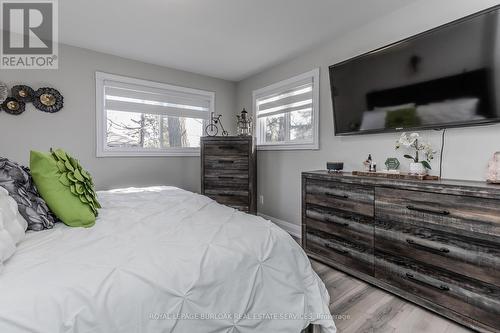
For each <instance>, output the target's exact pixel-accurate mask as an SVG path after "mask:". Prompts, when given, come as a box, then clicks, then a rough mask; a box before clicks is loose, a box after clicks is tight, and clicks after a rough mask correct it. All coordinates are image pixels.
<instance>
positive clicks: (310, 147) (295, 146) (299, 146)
mask: <svg viewBox="0 0 500 333" xmlns="http://www.w3.org/2000/svg"><path fill="white" fill-rule="evenodd" d="M257 150H319V146H318V144H315V143H302V144H300V143H294V144H270V145H257Z"/></svg>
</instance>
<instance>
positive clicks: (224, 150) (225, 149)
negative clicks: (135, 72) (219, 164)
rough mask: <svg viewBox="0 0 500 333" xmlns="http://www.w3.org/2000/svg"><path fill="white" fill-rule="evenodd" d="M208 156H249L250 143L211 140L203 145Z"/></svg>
mask: <svg viewBox="0 0 500 333" xmlns="http://www.w3.org/2000/svg"><path fill="white" fill-rule="evenodd" d="M203 149H204V151H205V155H206V156H217V157H219V156H227V157H234V158H238V157H239V156H248V155H249V153H250V145H249V144H248V142H228V141H223V140H221V141H210V143H204V147H203Z"/></svg>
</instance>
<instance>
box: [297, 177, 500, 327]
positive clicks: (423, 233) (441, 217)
mask: <svg viewBox="0 0 500 333" xmlns="http://www.w3.org/2000/svg"><path fill="white" fill-rule="evenodd" d="M302 245H303V247H304V249H305V250H306V252H307V254H308V255H309V256H310V257H312V258H314V259H316V260H319V261H322V262H324V263H326V264H329V265H331V266H333V267H335V268H338V269H340V270H342V271H345V272H347V273H349V274H351V275H353V276H355V277H358V278H361V279H363V280H365V281H368V282H370V283H372V284H374V285H376V286H378V287H381V288H383V289H385V290H387V291H390V292H393V293H395V294H397V295H399V296H401V297H404V298H406V299H408V300H410V301H413V302H415V303H417V304H419V305H421V306H424V307H426V308H428V309H430V310H433V311H435V312H437V313H438V314H441V315H443V316H446V317H448V318H450V319H453V320H455V321H457V322H459V323H462V324H463V325H465V326H468V327H470V328H473V329H475V330H478V331H480V332H500V186H495V185H488V184H486V183H482V182H471V181H451V180H450V181H446V180H442V181H411V180H390V179H379V178H370V177H360V176H353V175H351V174H329V173H328V172H326V171H314V172H305V173H303V174H302ZM333 297H335V295H333Z"/></svg>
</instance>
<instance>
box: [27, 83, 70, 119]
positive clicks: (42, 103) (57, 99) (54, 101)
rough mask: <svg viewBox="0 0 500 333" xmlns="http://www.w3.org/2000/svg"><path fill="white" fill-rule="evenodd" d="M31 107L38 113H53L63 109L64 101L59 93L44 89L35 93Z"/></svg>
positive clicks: (54, 90) (51, 89)
mask: <svg viewBox="0 0 500 333" xmlns="http://www.w3.org/2000/svg"><path fill="white" fill-rule="evenodd" d="M33 105H34V106H35V107H36V108H37V109H38V110H40V111H43V112H49V113H54V112H57V111H59V110H61V109H62V108H63V106H64V101H63V97H62V95H61V93H59V91H57V90H56V89H53V88H47V87H44V88H40V89H38V90H37V91H36V92H35V98H34V99H33Z"/></svg>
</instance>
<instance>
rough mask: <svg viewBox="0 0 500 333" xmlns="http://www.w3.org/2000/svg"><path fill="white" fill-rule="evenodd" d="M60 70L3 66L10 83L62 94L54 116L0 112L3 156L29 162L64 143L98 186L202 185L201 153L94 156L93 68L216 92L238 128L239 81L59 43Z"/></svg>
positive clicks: (229, 123)
mask: <svg viewBox="0 0 500 333" xmlns="http://www.w3.org/2000/svg"><path fill="white" fill-rule="evenodd" d="M59 57H60V60H59V70H0V81H2V82H5V83H6V84H7V85H8V86H9V87H12V86H13V85H15V84H20V83H23V84H27V85H29V86H32V87H33V88H35V89H36V88H39V87H43V86H49V87H54V88H56V89H58V90H59V91H60V92H61V93H62V95H63V96H64V108H63V109H62V110H61V111H60V112H58V113H55V114H47V113H44V112H40V111H37V110H36V109H35V108H34V107H33V106H32V105H31V104H29V105H28V106H27V110H26V111H25V112H24V113H23V114H22V115H20V116H12V115H8V114H6V113H5V112H0V156H4V157H8V158H10V159H12V160H14V161H18V162H19V163H22V164H26V165H27V164H28V161H29V151H30V150H31V149H35V150H43V151H47V150H48V149H49V148H50V147H61V148H64V149H66V150H67V151H68V152H71V153H73V154H74V155H75V156H76V157H77V158H78V159H80V161H81V162H82V164H83V165H84V166H85V167H86V168H87V169H88V170H89V171H90V172H91V173H92V175H93V176H94V179H95V182H96V185H97V187H98V188H99V189H108V188H115V187H124V186H145V185H157V184H158V185H159V184H165V185H167V184H171V185H176V186H179V187H181V188H185V189H188V190H191V191H199V188H200V159H199V157H140V158H139V157H132V158H129V157H127V158H122V157H119V158H118V157H106V158H96V152H95V150H96V148H95V147H96V143H95V142H96V129H95V79H94V73H95V71H103V72H108V73H113V74H118V75H124V76H130V77H135V78H140V79H146V80H153V81H159V82H164V83H169V84H174V85H180V86H184V87H190V88H198V89H204V90H209V91H215V93H216V97H215V98H216V100H215V108H216V111H217V112H218V113H221V114H223V118H224V119H223V120H224V125H225V127H227V128H228V130H230V132H233V130H234V126H233V124H234V121H233V118H234V119H235V116H234V108H235V83H233V82H229V81H225V80H219V79H214V78H210V77H206V76H202V75H197V74H193V73H189V72H184V71H179V70H174V69H169V68H165V67H160V66H155V65H150V64H145V63H141V62H137V61H132V60H127V59H124V58H120V57H116V56H111V55H107V54H102V53H98V52H93V51H89V50H85V49H81V48H76V47H71V46H66V45H61V46H60V48H59Z"/></svg>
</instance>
